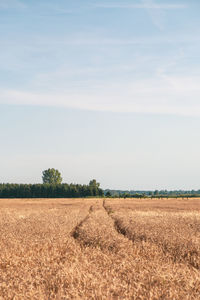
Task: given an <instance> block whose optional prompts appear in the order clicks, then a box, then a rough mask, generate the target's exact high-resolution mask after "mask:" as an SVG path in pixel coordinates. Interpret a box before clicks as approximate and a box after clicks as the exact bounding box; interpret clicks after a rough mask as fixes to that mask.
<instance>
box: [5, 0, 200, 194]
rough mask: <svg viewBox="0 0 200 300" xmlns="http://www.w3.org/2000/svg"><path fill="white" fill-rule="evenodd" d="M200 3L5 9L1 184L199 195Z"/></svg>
mask: <svg viewBox="0 0 200 300" xmlns="http://www.w3.org/2000/svg"><path fill="white" fill-rule="evenodd" d="M199 11H200V2H199V0H187V1H186V0H166V1H164V0H127V1H125V0H115V1H114V0H109V1H108V0H84V1H82V0H73V1H72V0H71V1H69V0H57V1H54V0H29V1H27V0H26V1H25V0H0V141H1V143H0V182H10V183H11V182H13V183H40V182H41V181H42V171H43V170H45V169H47V168H51V167H52V168H56V169H59V171H60V172H61V173H62V176H63V181H64V182H68V183H70V182H74V183H84V184H85V183H88V182H89V180H90V179H93V178H96V179H97V181H99V182H100V183H101V187H102V188H112V189H135V190H137V189H142V190H149V189H152V190H154V189H200V139H199V132H200V59H199V58H200V19H199Z"/></svg>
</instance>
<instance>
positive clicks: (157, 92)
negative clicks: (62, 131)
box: [0, 76, 200, 116]
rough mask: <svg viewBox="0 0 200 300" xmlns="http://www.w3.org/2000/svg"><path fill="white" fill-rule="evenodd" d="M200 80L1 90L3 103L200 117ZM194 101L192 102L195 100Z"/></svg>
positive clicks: (149, 80)
mask: <svg viewBox="0 0 200 300" xmlns="http://www.w3.org/2000/svg"><path fill="white" fill-rule="evenodd" d="M199 80H200V78H199V77H196V78H190V77H184V78H182V77H172V76H170V77H169V76H164V77H163V78H157V79H156V78H154V79H147V80H141V81H138V82H132V83H131V82H130V83H128V84H124V85H123V84H121V85H120V86H118V85H117V84H116V85H108V86H106V84H105V85H104V86H102V88H96V89H94V90H91V89H89V88H88V90H87V91H84V90H83V91H82V90H79V92H78V93H77V92H75V91H73V90H72V91H62V93H61V92H57V93H56V92H54V93H50V92H49V93H41V92H39V93H35V92H26V91H18V90H2V91H0V99H1V100H0V103H1V104H3V103H4V104H12V105H36V106H56V107H66V108H72V109H81V110H91V111H108V112H116V113H120V112H125V113H128V112H132V113H144V114H165V115H166V114H167V115H180V116H200V103H199V101H198V99H199V96H200V87H199ZM191 99H192V100H191Z"/></svg>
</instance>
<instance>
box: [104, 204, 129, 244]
mask: <svg viewBox="0 0 200 300" xmlns="http://www.w3.org/2000/svg"><path fill="white" fill-rule="evenodd" d="M103 208H104V209H105V211H106V212H107V214H108V216H109V217H110V218H111V219H112V220H113V222H114V228H115V230H116V231H117V232H118V233H119V234H121V235H123V236H124V237H125V238H128V239H129V240H130V241H131V242H132V239H130V238H129V236H128V235H127V234H126V230H125V228H123V227H121V226H120V222H119V220H116V219H115V218H114V217H113V216H112V213H113V211H112V209H111V207H110V206H106V201H105V200H103Z"/></svg>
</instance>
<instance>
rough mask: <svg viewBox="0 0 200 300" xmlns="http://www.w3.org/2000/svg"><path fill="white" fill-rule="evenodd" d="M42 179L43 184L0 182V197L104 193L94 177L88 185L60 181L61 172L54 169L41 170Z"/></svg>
mask: <svg viewBox="0 0 200 300" xmlns="http://www.w3.org/2000/svg"><path fill="white" fill-rule="evenodd" d="M42 180H43V184H9V183H7V184H4V183H3V184H0V198H79V197H98V196H99V197H102V196H103V195H104V192H103V190H102V189H101V188H100V184H99V183H98V182H97V181H96V180H95V179H93V180H91V181H90V182H89V184H88V185H84V184H83V185H81V184H72V183H71V184H67V183H62V177H61V173H60V172H59V171H58V170H55V169H48V170H45V171H43V173H42Z"/></svg>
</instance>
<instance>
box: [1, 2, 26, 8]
mask: <svg viewBox="0 0 200 300" xmlns="http://www.w3.org/2000/svg"><path fill="white" fill-rule="evenodd" d="M22 8H26V5H25V4H24V3H22V2H21V1H19V0H0V10H1V9H22Z"/></svg>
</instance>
